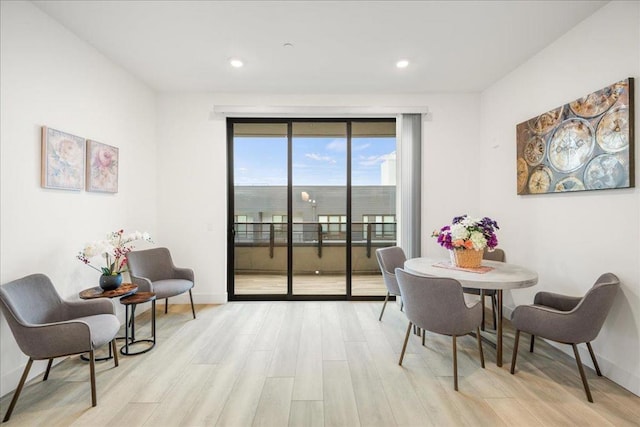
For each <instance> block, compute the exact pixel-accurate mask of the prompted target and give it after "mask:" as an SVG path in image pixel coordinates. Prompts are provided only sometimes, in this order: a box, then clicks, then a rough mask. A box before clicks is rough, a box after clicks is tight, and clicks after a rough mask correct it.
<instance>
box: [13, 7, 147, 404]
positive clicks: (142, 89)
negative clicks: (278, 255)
mask: <svg viewBox="0 0 640 427" xmlns="http://www.w3.org/2000/svg"><path fill="white" fill-rule="evenodd" d="M0 7H1V19H2V21H1V26H0V27H1V33H0V43H1V45H0V54H1V56H0V64H1V65H0V66H1V69H0V74H1V76H2V78H1V86H0V95H1V104H0V110H1V111H2V114H1V122H0V128H1V130H0V142H1V143H0V157H1V160H0V161H1V172H0V173H1V175H0V185H1V187H0V189H1V191H0V194H1V196H0V205H1V207H2V215H1V218H0V228H1V233H0V253H1V254H2V257H1V261H0V282H1V283H6V282H8V281H11V280H14V279H17V278H19V277H22V276H25V275H27V274H31V273H44V274H47V275H48V276H49V277H50V278H51V279H52V280H53V282H54V284H55V285H56V287H57V289H58V292H59V293H60V294H61V295H62V296H63V297H64V298H67V299H72V298H76V299H77V293H78V291H80V290H82V289H84V288H87V287H91V286H96V285H97V282H98V273H97V272H95V271H94V270H91V269H90V268H88V267H86V266H84V265H83V264H82V263H80V262H79V261H78V260H76V259H75V256H76V254H77V253H78V251H79V250H80V249H81V248H82V246H83V245H84V243H85V242H87V241H91V240H96V239H100V238H103V237H104V235H105V234H106V233H107V232H108V231H113V230H117V229H119V228H124V229H125V230H126V231H133V230H135V229H140V230H146V231H149V232H150V233H152V235H153V233H154V232H155V231H156V205H155V203H156V198H157V197H156V196H157V192H156V148H155V132H156V130H155V125H156V119H155V95H154V93H153V92H152V91H151V90H150V89H149V88H147V87H146V86H144V85H143V84H141V83H140V82H139V81H137V80H135V79H133V78H132V77H130V76H129V75H128V74H127V73H126V72H124V71H123V70H122V69H120V68H119V67H116V66H114V65H113V64H112V63H111V62H109V61H108V60H107V59H105V58H104V57H103V56H102V55H101V54H100V53H98V52H97V51H96V50H95V49H93V48H92V47H90V46H89V45H87V44H86V43H85V42H83V41H81V40H79V39H78V38H76V36H74V35H73V34H71V33H70V32H69V31H67V30H66V29H64V28H63V27H62V26H60V25H59V24H58V23H56V22H55V21H53V20H52V19H50V18H49V17H48V16H46V15H45V14H43V13H42V12H41V11H40V10H39V9H37V8H36V7H34V6H33V5H32V4H31V3H28V2H5V1H3V2H2V3H1V6H0ZM42 125H47V126H50V127H53V128H56V129H59V130H62V131H66V132H69V133H72V134H75V135H79V136H83V137H85V138H91V139H95V140H97V141H100V142H103V143H105V144H109V145H113V146H116V147H118V148H119V149H120V153H119V154H120V167H119V175H120V176H119V192H118V193H117V194H101V193H89V192H85V191H82V192H75V191H62V190H49V189H43V188H41V187H40V126H42ZM154 237H155V236H154ZM0 344H1V347H0V355H1V357H0V359H1V362H0V372H1V383H0V395H4V394H6V393H8V392H9V391H11V390H13V389H14V388H15V386H16V384H17V382H18V379H19V376H20V374H21V373H22V369H23V367H24V365H25V362H26V357H25V356H24V355H23V354H22V352H21V351H20V350H19V349H18V347H17V345H16V343H15V341H14V339H13V336H12V334H11V332H10V330H9V328H8V325H7V323H6V321H5V319H4V318H2V320H1V321H0ZM43 368H44V362H36V363H35V364H34V368H33V369H32V372H33V374H34V375H35V374H37V373H38V372H40V371H42V370H43Z"/></svg>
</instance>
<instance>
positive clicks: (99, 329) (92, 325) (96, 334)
mask: <svg viewBox="0 0 640 427" xmlns="http://www.w3.org/2000/svg"><path fill="white" fill-rule="evenodd" d="M73 320H74V321H76V320H79V321H82V322H85V323H86V324H88V325H89V329H90V330H91V344H92V345H93V348H98V347H101V346H103V345H105V344H106V343H108V342H111V340H113V337H115V336H116V334H117V333H118V330H119V329H120V322H119V321H118V318H117V317H116V316H114V315H113V314H96V315H94V316H86V317H78V318H77V319H73Z"/></svg>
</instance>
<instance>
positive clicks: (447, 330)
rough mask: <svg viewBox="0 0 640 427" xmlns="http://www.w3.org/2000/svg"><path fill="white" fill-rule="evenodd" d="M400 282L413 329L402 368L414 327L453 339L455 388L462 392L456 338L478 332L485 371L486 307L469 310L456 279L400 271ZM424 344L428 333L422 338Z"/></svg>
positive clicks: (398, 273) (406, 337)
mask: <svg viewBox="0 0 640 427" xmlns="http://www.w3.org/2000/svg"><path fill="white" fill-rule="evenodd" d="M396 278H397V279H398V285H399V286H400V292H402V299H403V301H404V305H405V313H406V315H407V318H408V319H409V327H408V328H407V333H406V335H405V338H404V345H403V346H402V352H401V353H400V361H399V362H398V364H399V365H402V359H404V353H405V350H406V349H407V341H408V340H409V334H410V333H411V326H412V325H414V324H415V325H416V326H418V327H419V328H422V329H423V331H424V330H427V331H431V332H435V333H437V334H442V335H449V336H451V337H452V342H453V388H454V390H456V391H457V390H458V354H457V348H456V345H457V344H456V337H459V336H462V335H466V334H469V333H471V332H474V331H475V332H476V338H477V340H478V350H479V351H480V366H482V368H484V354H483V352H482V343H481V342H480V322H481V321H482V309H483V307H482V304H481V303H480V301H477V302H476V303H475V304H474V305H473V306H471V307H469V306H467V304H466V303H465V301H464V295H463V293H462V285H461V284H460V282H458V281H457V280H455V279H448V278H442V277H425V276H417V275H414V274H411V273H408V272H406V271H404V270H403V269H401V268H396ZM422 337H423V341H422V342H423V344H424V332H423V334H422Z"/></svg>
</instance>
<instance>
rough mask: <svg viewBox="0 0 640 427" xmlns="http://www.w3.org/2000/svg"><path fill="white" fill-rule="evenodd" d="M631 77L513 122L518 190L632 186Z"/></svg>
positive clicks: (562, 189) (533, 192) (527, 191)
mask: <svg viewBox="0 0 640 427" xmlns="http://www.w3.org/2000/svg"><path fill="white" fill-rule="evenodd" d="M633 108H634V107H633V79H632V78H628V79H626V80H622V81H619V82H617V83H614V84H612V85H610V86H607V87H605V88H603V89H600V90H598V91H596V92H593V93H590V94H588V95H586V96H584V97H582V98H580V99H577V100H575V101H573V102H570V103H568V104H565V105H563V106H561V107H558V108H554V109H553V110H550V111H547V112H546V113H544V114H541V115H539V116H537V117H534V118H532V119H530V120H527V121H526V122H523V123H520V124H518V125H517V126H516V134H517V161H516V164H517V189H518V194H542V193H563V192H568V191H584V190H604V189H613V188H627V187H633V186H634V173H635V171H634V163H633V161H634V133H633V131H634V124H633V117H634V113H633Z"/></svg>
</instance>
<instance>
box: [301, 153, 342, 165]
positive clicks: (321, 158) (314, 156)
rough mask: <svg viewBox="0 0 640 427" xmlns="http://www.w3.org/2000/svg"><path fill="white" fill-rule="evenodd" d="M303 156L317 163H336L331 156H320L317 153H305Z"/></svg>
mask: <svg viewBox="0 0 640 427" xmlns="http://www.w3.org/2000/svg"><path fill="white" fill-rule="evenodd" d="M304 156H305V157H307V158H309V159H311V160H316V161H318V162H327V163H336V161H335V160H334V159H333V157H331V156H321V155H320V154H317V153H306V154H305V155H304Z"/></svg>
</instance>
